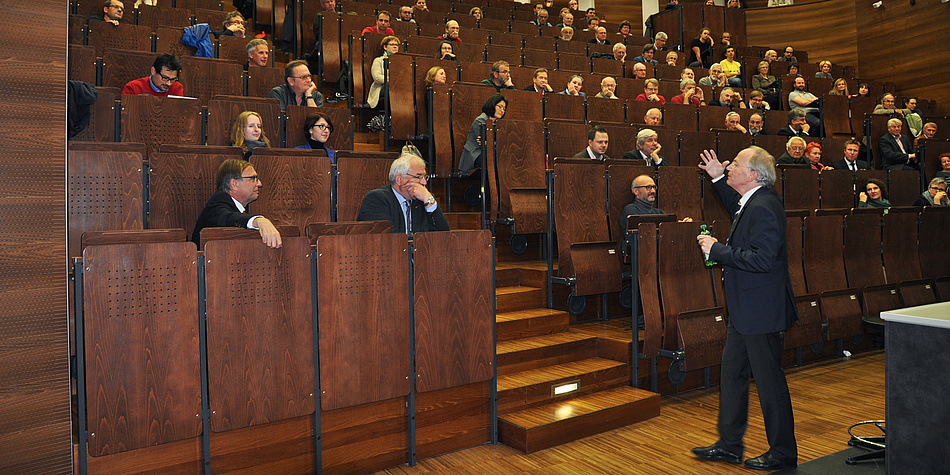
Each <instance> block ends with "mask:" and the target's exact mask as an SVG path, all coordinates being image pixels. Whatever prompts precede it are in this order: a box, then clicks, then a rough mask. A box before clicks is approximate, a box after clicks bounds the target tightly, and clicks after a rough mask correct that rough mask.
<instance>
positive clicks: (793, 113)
mask: <svg viewBox="0 0 950 475" xmlns="http://www.w3.org/2000/svg"><path fill="white" fill-rule="evenodd" d="M809 130H811V126H810V125H808V121H807V120H805V111H804V110H802V109H799V108H797V107H796V108H795V109H792V110H790V111H788V125H786V126H785V127H782V128H781V129H779V131H778V134H779V135H781V136H783V137H808V131H809Z"/></svg>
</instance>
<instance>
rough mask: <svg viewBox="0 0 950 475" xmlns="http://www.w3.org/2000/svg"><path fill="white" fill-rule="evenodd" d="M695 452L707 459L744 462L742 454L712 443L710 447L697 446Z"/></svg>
mask: <svg viewBox="0 0 950 475" xmlns="http://www.w3.org/2000/svg"><path fill="white" fill-rule="evenodd" d="M693 453H694V454H696V456H697V457H699V458H703V459H706V460H722V461H723V462H729V463H740V462H742V456H741V455H736V454H734V453H732V452H730V451H728V450H726V449H723V448H720V447H718V446H716V445H710V446H709V447H696V448H694V449H693Z"/></svg>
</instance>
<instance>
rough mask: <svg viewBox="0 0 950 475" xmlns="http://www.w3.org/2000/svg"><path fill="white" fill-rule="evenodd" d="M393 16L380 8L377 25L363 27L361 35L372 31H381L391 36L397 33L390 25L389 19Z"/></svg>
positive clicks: (382, 33) (380, 32)
mask: <svg viewBox="0 0 950 475" xmlns="http://www.w3.org/2000/svg"><path fill="white" fill-rule="evenodd" d="M391 18H392V16H391V15H390V14H389V12H387V11H385V10H380V11H379V13H377V14H376V25H375V26H367V27H366V28H363V32H362V33H360V35H361V36H366V35H368V34H370V33H379V34H380V35H390V36H391V35H395V34H396V33H394V32H393V29H392V28H390V27H389V21H390V19H391Z"/></svg>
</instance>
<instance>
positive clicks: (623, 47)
mask: <svg viewBox="0 0 950 475" xmlns="http://www.w3.org/2000/svg"><path fill="white" fill-rule="evenodd" d="M620 50H624V51H627V45H625V44H623V43H619V42H618V43H614V47H613V50H612V51H613V52H614V53H616V52H617V51H620Z"/></svg>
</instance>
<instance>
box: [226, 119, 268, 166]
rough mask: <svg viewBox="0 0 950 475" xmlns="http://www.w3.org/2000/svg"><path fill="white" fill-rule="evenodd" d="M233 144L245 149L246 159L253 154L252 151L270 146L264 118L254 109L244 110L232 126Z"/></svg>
mask: <svg viewBox="0 0 950 475" xmlns="http://www.w3.org/2000/svg"><path fill="white" fill-rule="evenodd" d="M231 146H232V147H240V149H241V150H244V159H245V160H247V159H248V158H249V157H250V156H251V151H253V150H254V149H255V148H258V147H270V140H267V135H265V134H264V120H263V119H261V115H260V114H258V113H257V112H254V111H244V112H241V114H240V115H238V117H237V119H235V120H234V125H232V126H231Z"/></svg>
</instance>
